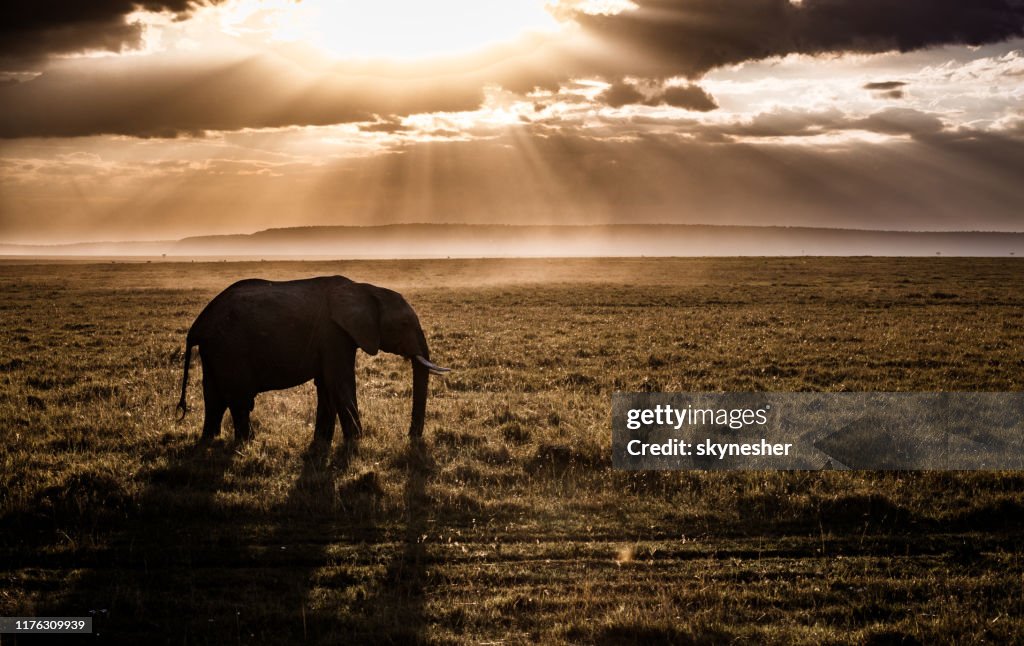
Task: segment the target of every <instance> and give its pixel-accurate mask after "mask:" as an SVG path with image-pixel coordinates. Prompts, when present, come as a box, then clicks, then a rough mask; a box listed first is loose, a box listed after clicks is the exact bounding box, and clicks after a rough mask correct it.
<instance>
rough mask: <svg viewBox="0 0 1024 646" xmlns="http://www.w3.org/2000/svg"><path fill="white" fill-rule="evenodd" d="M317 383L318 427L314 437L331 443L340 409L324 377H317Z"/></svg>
mask: <svg viewBox="0 0 1024 646" xmlns="http://www.w3.org/2000/svg"><path fill="white" fill-rule="evenodd" d="M315 383H316V428H315V430H314V431H313V438H314V439H315V440H317V441H321V442H327V443H330V441H331V440H332V439H334V418H335V417H336V416H337V414H338V411H337V410H336V409H335V408H334V403H333V402H332V401H331V394H330V391H328V390H327V386H326V385H325V384H324V380H323V379H317V380H316V381H315Z"/></svg>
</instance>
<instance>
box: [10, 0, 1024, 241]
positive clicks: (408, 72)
mask: <svg viewBox="0 0 1024 646" xmlns="http://www.w3.org/2000/svg"><path fill="white" fill-rule="evenodd" d="M3 14H4V20H2V21H0V242H6V243H59V242H74V241H97V240H152V239H174V238H180V237H185V236H191V235H206V234H221V233H247V232H253V231H258V230H262V229H267V228H274V227H289V226H304V225H330V224H337V225H373V224H394V223H406V222H435V223H505V224H590V223H593V224H608V223H680V224H687V223H692V224H736V225H779V226H820V227H840V228H858V229H893V230H933V231H950V230H985V231H993V230H995V231H1024V208H1022V205H1024V181H1022V177H1024V0H972V1H971V2H964V1H960V0H888V1H886V0H802V1H797V0H632V1H630V0H547V1H545V0H537V1H534V0H516V1H514V2H513V1H509V0H436V1H434V2H429V3H428V2H422V1H414V2H400V1H397V0H374V1H373V2H366V1H363V2H348V1H345V0H303V1H302V2H294V1H292V0H264V1H259V0H219V1H218V0H212V1H208V2H202V3H194V2H190V1H188V0H142V1H138V2H132V1H130V0H96V1H93V2H78V1H62V0H36V1H27V0H26V1H21V0H16V1H15V2H13V3H7V4H5V7H4V9H3Z"/></svg>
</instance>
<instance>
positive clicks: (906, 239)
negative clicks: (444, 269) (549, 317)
mask: <svg viewBox="0 0 1024 646" xmlns="http://www.w3.org/2000/svg"><path fill="white" fill-rule="evenodd" d="M0 254H2V255H8V256H12V255H13V256H33V257H76V256H119V257H120V256H148V257H155V256H161V255H167V256H174V257H249V258H254V257H273V258H308V257H332V258H438V257H440V258H444V257H535V256H551V257H570V256H800V255H816V256H865V255H866V256H935V255H943V256H1010V255H1024V233H1001V232H974V231H969V232H968V231H965V232H919V231H871V230H858V229H823V228H810V227H747V226H714V225H672V224H627V225H585V226H572V225H564V226H563V225H558V226H532V225H529V226H518V225H474V224H396V225H385V226H370V227H353V226H321V227H293V228H287V229H268V230H266V231H258V232H256V233H251V234H236V235H216V236H201V237H190V238H183V239H181V240H163V241H151V242H87V243H76V244H62V245H13V244H0Z"/></svg>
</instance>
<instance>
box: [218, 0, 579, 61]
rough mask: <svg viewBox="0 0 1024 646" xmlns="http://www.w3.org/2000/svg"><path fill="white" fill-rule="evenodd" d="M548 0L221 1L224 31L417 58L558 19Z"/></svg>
mask: <svg viewBox="0 0 1024 646" xmlns="http://www.w3.org/2000/svg"><path fill="white" fill-rule="evenodd" d="M545 6H546V3H545V2H544V1H543V0H515V1H513V2H510V1H508V0H435V1H433V2H417V1H412V2H410V1H408V0H375V1H374V2H358V3H357V2H351V1H344V2H339V1H332V0H303V1H302V2H292V1H288V0H266V1H263V2H251V1H240V2H233V3H229V4H228V5H226V6H224V7H222V8H220V9H219V11H220V15H221V25H222V28H223V29H224V31H225V32H228V33H232V34H235V35H239V36H244V35H253V34H259V35H263V36H265V37H269V38H270V39H272V40H275V41H278V42H286V43H288V42H301V43H303V44H306V45H310V46H312V47H315V48H317V49H320V50H322V51H324V52H326V53H328V54H330V55H332V56H334V57H336V58H342V59H396V60H415V59H423V58H431V57H435V56H451V55H459V54H466V53H471V52H474V51H478V50H481V49H484V48H486V47H488V46H491V45H496V44H500V43H505V42H510V41H514V40H516V39H517V38H520V37H522V36H524V35H526V34H530V33H538V32H552V31H555V30H557V29H559V23H558V21H557V20H556V19H555V18H554V16H552V15H551V13H549V12H548V11H547V10H546V9H545Z"/></svg>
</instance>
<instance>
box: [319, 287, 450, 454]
mask: <svg viewBox="0 0 1024 646" xmlns="http://www.w3.org/2000/svg"><path fill="white" fill-rule="evenodd" d="M328 303H329V306H330V313H331V318H332V319H333V320H334V322H335V323H337V324H338V325H339V326H340V327H341V328H342V329H343V330H345V331H346V332H347V333H348V334H349V336H351V337H352V339H353V340H354V341H355V342H356V344H357V345H358V346H359V347H360V348H362V350H363V351H364V352H366V353H367V354H371V355H374V354H377V352H378V351H380V350H383V351H384V352H389V353H391V354H397V355H400V356H402V357H405V358H406V359H409V361H410V362H411V363H412V420H411V423H410V426H409V435H411V436H413V437H419V436H420V435H422V434H423V421H424V418H425V416H426V410H427V390H428V385H429V378H430V374H431V373H433V374H435V375H439V374H444V373H446V372H449V369H448V368H442V367H440V366H438V365H436V364H434V363H432V362H431V361H430V349H429V348H428V347H427V338H426V336H424V334H423V328H422V327H420V320H419V317H417V316H416V312H415V311H413V309H412V307H411V306H410V305H409V303H407V302H406V301H405V299H404V298H402V295H401V294H399V293H398V292H393V291H391V290H390V289H384V288H383V287H376V286H374V285H369V284H366V283H355V282H352V281H350V280H348V279H345V278H341V277H340V276H339V277H337V278H336V280H335V281H334V282H333V283H332V284H331V287H330V288H329V293H328Z"/></svg>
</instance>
